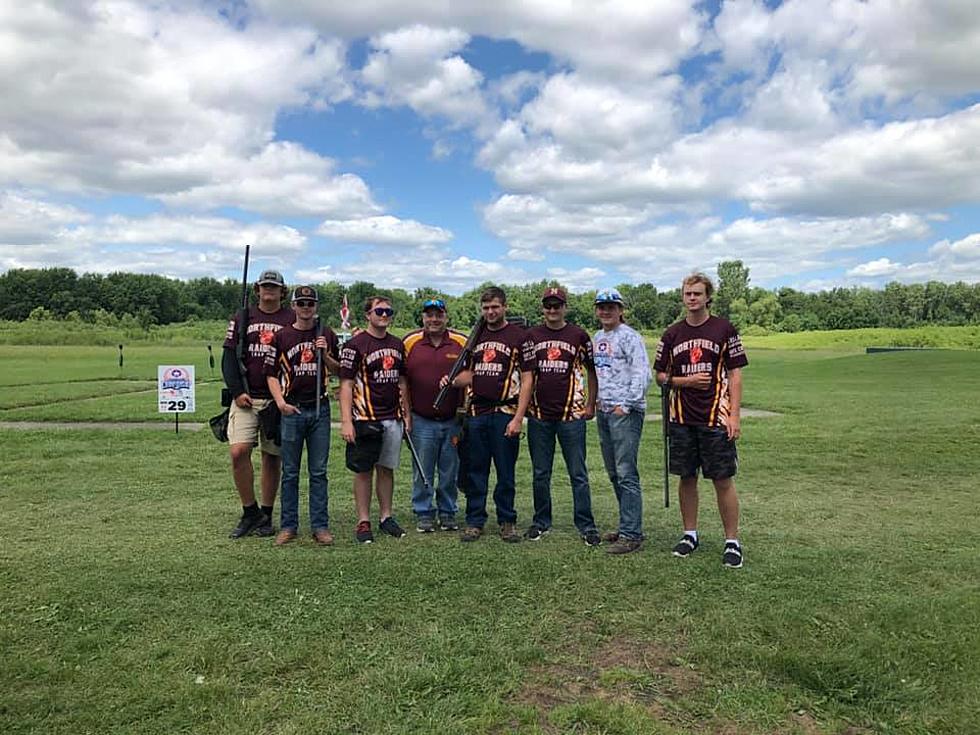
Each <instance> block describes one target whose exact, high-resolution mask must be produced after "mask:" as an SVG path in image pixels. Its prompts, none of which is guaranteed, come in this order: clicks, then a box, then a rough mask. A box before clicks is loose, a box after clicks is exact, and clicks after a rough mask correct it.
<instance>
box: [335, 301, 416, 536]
mask: <svg viewBox="0 0 980 735" xmlns="http://www.w3.org/2000/svg"><path fill="white" fill-rule="evenodd" d="M364 314H365V316H366V318H367V329H365V330H364V331H362V332H358V333H357V334H355V335H354V336H353V337H351V338H350V339H349V340H348V341H347V342H346V343H345V344H344V348H343V350H342V351H341V353H340V417H341V421H340V434H341V436H342V437H343V438H344V441H345V442H347V468H348V469H349V470H350V471H351V472H353V473H354V506H355V510H356V512H357V527H356V529H355V532H354V537H355V538H356V539H357V541H358V543H362V544H369V543H371V542H373V541H374V533H373V531H372V530H371V484H372V473H373V479H374V485H375V492H376V493H377V496H378V512H379V524H378V527H379V528H380V529H381V530H382V531H384V532H385V533H387V534H388V535H389V536H394V537H395V538H401V537H402V536H404V535H405V531H404V529H402V527H401V526H399V525H398V522H397V521H396V520H395V518H394V516H393V515H392V497H393V495H394V489H395V474H394V473H395V468H396V467H398V461H399V458H400V456H401V442H402V430H403V426H402V421H401V420H400V417H401V416H404V417H405V423H406V424H407V426H406V428H407V429H408V430H409V431H410V430H411V416H410V415H409V412H408V407H407V406H406V405H405V404H404V401H405V398H406V393H407V388H406V387H405V345H404V344H402V341H401V340H400V339H398V338H397V337H395V336H394V335H391V334H388V326H389V325H390V324H391V318H392V317H393V316H394V315H395V310H394V309H392V308H391V299H390V298H388V297H387V296H370V297H368V298H367V299H366V300H365V302H364Z"/></svg>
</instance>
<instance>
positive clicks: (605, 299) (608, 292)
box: [595, 288, 624, 306]
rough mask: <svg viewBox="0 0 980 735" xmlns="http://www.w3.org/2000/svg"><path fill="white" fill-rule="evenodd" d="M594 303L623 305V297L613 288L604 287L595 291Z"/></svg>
mask: <svg viewBox="0 0 980 735" xmlns="http://www.w3.org/2000/svg"><path fill="white" fill-rule="evenodd" d="M595 303H596V305H598V304H619V305H620V306H623V305H624V302H623V297H622V295H621V294H620V293H619V291H617V290H616V289H614V288H604V289H602V290H601V291H598V292H596V295H595Z"/></svg>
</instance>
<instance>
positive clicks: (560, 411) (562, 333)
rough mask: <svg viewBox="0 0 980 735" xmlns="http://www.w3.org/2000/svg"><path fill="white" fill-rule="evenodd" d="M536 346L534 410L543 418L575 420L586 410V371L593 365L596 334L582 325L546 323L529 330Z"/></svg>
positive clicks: (546, 419) (537, 416)
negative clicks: (587, 330)
mask: <svg viewBox="0 0 980 735" xmlns="http://www.w3.org/2000/svg"><path fill="white" fill-rule="evenodd" d="M528 336H529V337H530V339H531V343H532V344H533V346H534V358H535V359H534V362H535V365H534V394H533V396H532V398H531V407H530V409H529V410H530V413H531V415H532V416H534V418H536V419H541V420H542V421H571V420H574V419H580V418H582V414H583V413H584V411H585V398H586V396H585V393H586V390H585V388H586V386H585V373H586V370H589V369H593V368H594V366H595V362H594V360H593V357H592V338H591V337H590V336H589V335H588V334H587V333H586V331H585V330H584V329H582V328H581V327H577V326H575V325H574V324H566V325H565V326H564V327H562V328H561V329H551V328H550V327H548V326H547V325H545V324H541V325H539V326H537V327H534V328H533V329H531V330H530V331H529V332H528Z"/></svg>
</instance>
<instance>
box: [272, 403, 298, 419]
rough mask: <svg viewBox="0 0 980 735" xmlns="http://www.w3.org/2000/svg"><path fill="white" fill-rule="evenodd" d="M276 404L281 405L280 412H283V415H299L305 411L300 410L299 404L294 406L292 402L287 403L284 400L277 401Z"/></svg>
mask: <svg viewBox="0 0 980 735" xmlns="http://www.w3.org/2000/svg"><path fill="white" fill-rule="evenodd" d="M276 405H277V406H279V413H281V414H282V415H283V416H293V415H296V416H299V415H300V414H301V413H303V412H302V411H300V410H299V406H294V405H293V404H292V403H286V402H285V401H283V402H282V403H277V404H276Z"/></svg>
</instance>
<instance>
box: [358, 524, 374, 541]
mask: <svg viewBox="0 0 980 735" xmlns="http://www.w3.org/2000/svg"><path fill="white" fill-rule="evenodd" d="M354 538H355V539H357V543H359V544H370V543H371V542H373V541H374V534H373V533H371V521H361V522H360V523H358V524H357V528H355V529H354Z"/></svg>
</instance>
